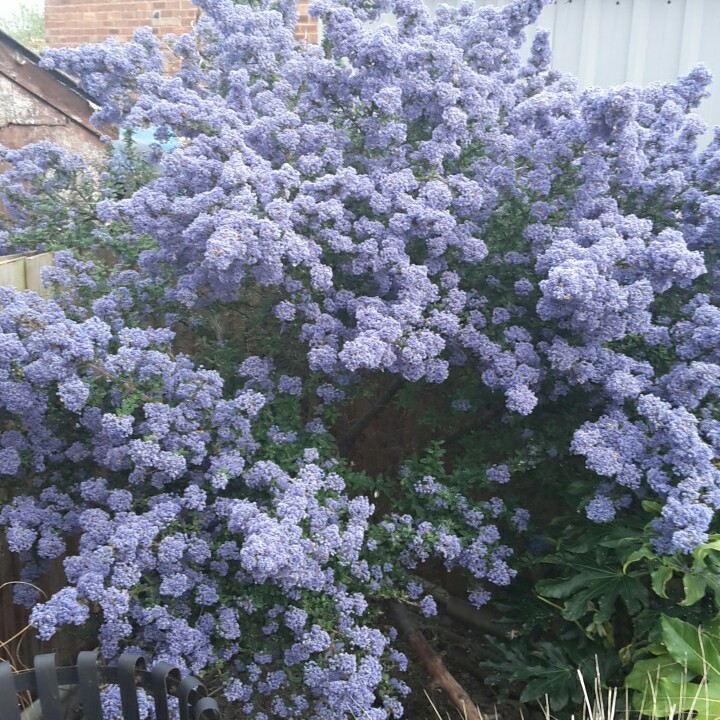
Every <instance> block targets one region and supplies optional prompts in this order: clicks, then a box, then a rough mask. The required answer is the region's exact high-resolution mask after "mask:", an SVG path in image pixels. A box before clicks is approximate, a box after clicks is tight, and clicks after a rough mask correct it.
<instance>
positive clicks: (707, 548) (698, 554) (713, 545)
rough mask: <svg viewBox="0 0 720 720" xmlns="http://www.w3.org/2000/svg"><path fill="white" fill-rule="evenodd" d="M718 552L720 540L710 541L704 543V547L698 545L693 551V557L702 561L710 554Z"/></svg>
mask: <svg viewBox="0 0 720 720" xmlns="http://www.w3.org/2000/svg"><path fill="white" fill-rule="evenodd" d="M713 551H720V538H718V539H717V540H711V541H710V542H706V543H705V544H704V545H700V546H699V547H697V548H695V550H694V551H693V557H695V558H697V559H698V560H704V559H705V558H706V557H707V556H708V555H709V554H710V553H711V552H713Z"/></svg>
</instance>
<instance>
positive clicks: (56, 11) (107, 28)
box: [45, 0, 318, 47]
mask: <svg viewBox="0 0 720 720" xmlns="http://www.w3.org/2000/svg"><path fill="white" fill-rule="evenodd" d="M298 10H299V12H300V21H299V22H298V26H297V30H296V34H297V37H298V38H301V39H305V40H307V41H308V42H317V40H318V28H317V22H316V21H315V20H313V19H311V18H309V17H308V15H307V1H306V0H300V2H299V4H298ZM196 15H197V8H196V7H195V6H194V5H193V4H192V2H191V0H45V33H46V40H47V44H48V45H49V46H50V47H63V46H65V45H70V46H75V45H79V44H81V43H87V42H101V41H103V40H104V39H105V38H107V37H114V38H117V39H118V40H129V39H130V36H131V35H132V32H133V30H134V29H135V28H137V27H142V26H144V25H150V26H151V27H152V28H153V31H154V32H155V34H156V35H159V36H160V37H162V36H163V35H166V34H167V33H182V32H187V31H188V30H189V29H190V26H191V24H192V22H193V20H195V18H196Z"/></svg>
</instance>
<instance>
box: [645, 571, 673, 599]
mask: <svg viewBox="0 0 720 720" xmlns="http://www.w3.org/2000/svg"><path fill="white" fill-rule="evenodd" d="M672 576H673V571H672V568H669V567H668V566H667V565H661V566H660V567H659V568H658V569H657V570H654V571H653V572H651V573H650V583H651V585H652V589H653V592H654V593H655V594H656V595H658V596H659V597H661V598H667V595H666V594H665V586H666V585H667V584H668V582H669V581H670V578H671V577H672Z"/></svg>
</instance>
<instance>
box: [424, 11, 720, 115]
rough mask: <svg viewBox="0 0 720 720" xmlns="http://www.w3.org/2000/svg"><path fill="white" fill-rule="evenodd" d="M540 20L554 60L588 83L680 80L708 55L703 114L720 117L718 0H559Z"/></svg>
mask: <svg viewBox="0 0 720 720" xmlns="http://www.w3.org/2000/svg"><path fill="white" fill-rule="evenodd" d="M506 3H507V0H478V4H479V5H495V6H501V5H505V4H506ZM439 4H440V1H439V0H426V5H427V6H428V7H431V8H434V7H436V6H437V5H439ZM451 4H455V3H451ZM538 26H540V27H543V28H545V29H546V30H549V31H550V33H551V38H552V47H553V66H554V67H556V68H558V69H559V70H564V71H565V72H568V73H570V74H572V75H574V76H575V77H577V78H578V79H579V81H580V87H583V88H584V87H590V86H592V85H598V86H600V87H610V86H612V85H621V84H623V83H633V84H637V85H647V84H648V83H651V82H654V81H658V80H660V81H668V80H674V79H675V78H676V77H678V75H684V74H686V73H687V72H688V71H689V70H690V69H691V68H692V67H693V65H695V64H697V63H699V62H703V63H704V64H705V65H707V66H708V67H709V68H710V70H711V71H713V73H714V75H715V78H716V79H715V83H714V85H713V93H712V96H711V97H710V98H708V99H707V100H705V102H704V103H703V105H702V107H701V108H700V111H699V114H700V115H701V116H702V117H703V119H704V120H705V121H706V122H707V123H709V124H710V125H711V126H714V125H720V0H557V3H556V4H555V5H550V6H548V7H546V8H545V10H544V11H543V13H542V15H541V17H540V21H539V22H538Z"/></svg>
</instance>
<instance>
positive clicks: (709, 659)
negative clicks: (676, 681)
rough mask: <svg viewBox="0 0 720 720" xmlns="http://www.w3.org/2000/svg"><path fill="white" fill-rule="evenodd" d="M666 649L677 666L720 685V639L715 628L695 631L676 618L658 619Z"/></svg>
mask: <svg viewBox="0 0 720 720" xmlns="http://www.w3.org/2000/svg"><path fill="white" fill-rule="evenodd" d="M660 626H661V629H662V638H663V643H664V644H665V647H666V648H667V650H668V652H669V653H670V655H672V657H673V658H674V659H675V661H676V662H677V663H679V664H680V665H681V666H683V667H687V668H688V670H690V671H692V672H693V673H695V674H696V675H698V676H700V677H707V678H708V681H709V682H713V681H715V680H717V681H720V637H719V635H718V628H717V627H716V623H715V624H708V625H707V626H706V627H704V628H703V627H702V626H700V627H696V626H695V625H691V624H690V623H686V622H684V621H683V620H680V619H679V618H672V617H668V616H667V615H663V616H662V618H661V619H660Z"/></svg>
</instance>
